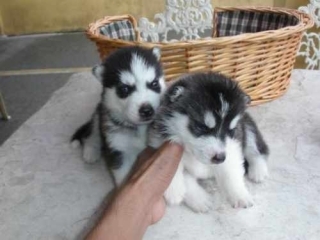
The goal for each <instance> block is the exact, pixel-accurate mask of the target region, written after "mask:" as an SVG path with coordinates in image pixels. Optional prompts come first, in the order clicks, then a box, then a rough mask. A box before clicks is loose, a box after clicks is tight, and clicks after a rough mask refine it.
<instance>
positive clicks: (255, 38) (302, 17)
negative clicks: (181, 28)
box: [86, 7, 314, 49]
mask: <svg viewBox="0 0 320 240" xmlns="http://www.w3.org/2000/svg"><path fill="white" fill-rule="evenodd" d="M241 10H242V11H251V12H270V13H282V14H287V15H291V16H294V17H296V18H297V19H298V21H299V22H298V23H297V24H296V25H294V26H288V27H283V28H279V29H276V30H268V31H261V32H257V33H244V34H240V35H236V36H225V37H212V38H209V39H194V40H186V41H177V42H142V41H141V40H140V32H139V31H138V27H137V22H136V20H135V18H134V17H133V16H132V15H130V14H125V15H118V16H105V17H104V18H101V19H99V20H97V21H95V22H93V23H91V24H90V25H89V26H88V28H87V30H86V34H87V36H88V38H89V39H91V40H92V41H94V42H104V43H107V42H110V43H119V44H123V45H127V46H129V45H132V46H136V45H144V46H146V47H148V46H149V47H154V46H157V47H160V48H166V49H167V48H168V49H170V48H173V49H174V48H177V47H188V46H192V47H196V46H198V45H201V46H205V45H208V47H209V46H212V44H215V46H216V47H219V45H225V44H232V43H236V42H248V43H250V42H260V41H267V40H273V39H279V38H283V37H288V36H290V35H293V34H296V33H301V32H303V31H305V30H307V29H309V28H311V27H312V26H313V25H314V20H313V19H312V17H311V16H310V15H309V14H306V13H304V12H302V11H299V10H297V9H290V8H280V7H216V8H214V11H213V12H214V17H213V19H216V17H217V13H218V12H226V11H241ZM125 19H126V20H129V21H130V22H131V23H132V24H133V26H134V29H135V32H136V37H137V39H136V40H135V41H126V40H122V39H114V38H108V37H107V36H105V35H102V34H101V33H100V32H99V30H98V29H99V28H100V27H101V26H103V25H105V24H107V23H109V22H113V21H117V20H125ZM214 22H216V21H214ZM213 27H214V26H213Z"/></svg>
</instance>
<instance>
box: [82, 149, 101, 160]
mask: <svg viewBox="0 0 320 240" xmlns="http://www.w3.org/2000/svg"><path fill="white" fill-rule="evenodd" d="M100 156H101V152H100V148H96V147H92V146H89V145H84V148H83V156H82V157H83V160H84V161H85V162H86V163H95V162H97V161H98V160H99V159H100Z"/></svg>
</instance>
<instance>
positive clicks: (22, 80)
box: [0, 32, 99, 145]
mask: <svg viewBox="0 0 320 240" xmlns="http://www.w3.org/2000/svg"><path fill="white" fill-rule="evenodd" d="M98 61H99V58H98V53H97V51H96V49H95V45H94V44H93V43H92V42H90V41H89V40H88V39H87V38H86V36H85V35H84V33H82V32H81V33H65V34H56V35H35V36H25V37H12V38H0V71H8V70H29V69H46V68H77V67H91V66H93V65H95V64H96V63H97V62H98ZM69 77H70V74H45V75H25V76H24V75H21V76H6V77H1V76H0V91H1V92H2V95H3V97H4V100H5V102H6V106H7V110H8V112H9V114H10V115H11V117H12V119H11V120H10V121H8V122H6V121H3V120H0V145H1V144H2V143H3V142H4V141H5V140H6V139H8V137H10V135H11V134H12V133H13V132H14V131H15V130H16V129H17V128H18V127H19V126H20V125H21V124H22V123H23V122H25V121H26V120H27V119H28V118H29V117H30V116H31V115H33V114H34V113H35V112H36V111H37V110H38V109H39V108H40V107H41V106H43V105H44V104H45V103H46V102H47V100H48V99H49V98H50V96H51V94H52V93H53V92H54V91H56V90H57V89H59V88H60V87H62V86H63V85H64V84H65V82H66V81H67V79H68V78H69Z"/></svg>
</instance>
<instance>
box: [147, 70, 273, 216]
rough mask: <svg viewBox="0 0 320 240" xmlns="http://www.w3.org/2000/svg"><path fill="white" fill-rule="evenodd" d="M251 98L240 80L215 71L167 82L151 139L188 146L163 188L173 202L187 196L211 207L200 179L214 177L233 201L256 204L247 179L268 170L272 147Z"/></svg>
mask: <svg viewBox="0 0 320 240" xmlns="http://www.w3.org/2000/svg"><path fill="white" fill-rule="evenodd" d="M249 102H250V98H249V96H247V95H246V94H245V93H244V92H243V91H242V90H241V89H240V87H239V86H238V84H237V83H236V82H234V81H232V80H230V79H229V78H227V77H225V76H223V75H220V74H215V73H211V72H209V73H197V74H192V75H186V76H183V77H182V78H181V79H179V80H178V81H177V82H175V83H174V84H173V85H171V86H170V88H168V90H167V92H166V94H165V95H164V97H163V100H162V103H161V105H160V107H159V109H158V114H157V116H156V117H155V121H154V122H153V123H152V125H151V127H150V135H149V137H150V142H149V144H150V145H151V146H153V147H158V146H159V145H160V144H161V143H162V142H163V141H164V140H169V141H173V142H176V143H179V144H181V145H183V146H184V153H183V157H182V161H181V163H180V165H179V168H178V171H177V173H176V175H175V176H174V178H173V180H172V182H171V185H170V186H169V188H168V189H167V191H166V192H165V198H166V200H167V202H168V203H169V204H180V203H181V202H184V203H185V204H186V205H188V206H189V207H190V208H191V209H193V210H194V211H196V212H205V211H208V210H209V209H210V207H211V205H212V199H211V196H210V195H209V194H208V193H207V192H206V191H205V190H204V189H203V188H202V186H201V185H199V183H198V181H197V180H198V179H207V178H211V177H215V179H216V181H217V184H218V187H219V189H220V190H222V192H223V193H224V195H225V196H226V197H227V198H228V200H229V201H230V203H231V204H232V206H233V207H249V206H252V204H253V200H252V197H251V195H250V194H249V192H248V190H247V188H246V185H245V181H244V173H245V164H244V163H245V161H246V163H247V166H248V177H249V178H250V179H251V180H252V181H254V182H261V181H263V180H264V179H265V178H266V177H267V175H268V168H267V163H266V159H267V156H268V147H267V145H266V143H265V141H264V140H263V138H262V135H261V133H260V132H259V130H258V128H257V126H256V124H255V122H254V121H253V119H252V118H251V117H250V116H249V114H248V113H246V112H245V111H246V108H247V105H248V103H249Z"/></svg>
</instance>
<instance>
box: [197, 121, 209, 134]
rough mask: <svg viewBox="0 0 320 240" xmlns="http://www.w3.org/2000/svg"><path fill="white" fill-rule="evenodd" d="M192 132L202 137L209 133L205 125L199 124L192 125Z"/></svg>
mask: <svg viewBox="0 0 320 240" xmlns="http://www.w3.org/2000/svg"><path fill="white" fill-rule="evenodd" d="M194 130H195V132H196V133H197V134H198V135H203V134H206V133H208V132H209V128H208V127H207V126H206V125H204V124H202V123H199V122H195V123H194Z"/></svg>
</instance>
